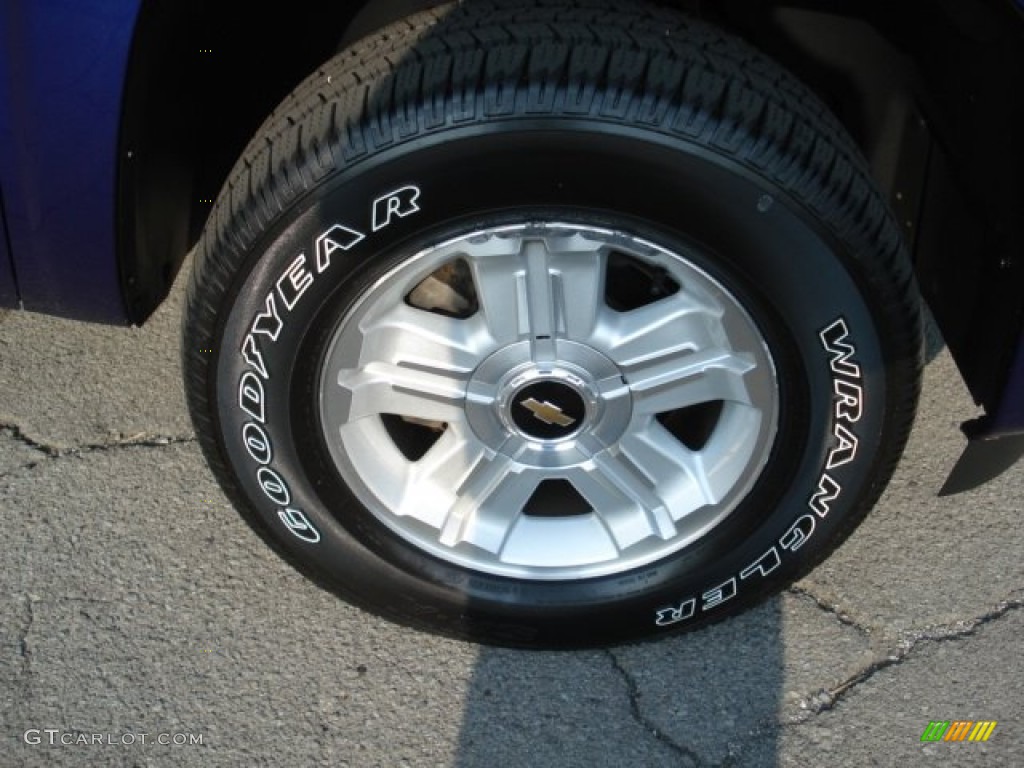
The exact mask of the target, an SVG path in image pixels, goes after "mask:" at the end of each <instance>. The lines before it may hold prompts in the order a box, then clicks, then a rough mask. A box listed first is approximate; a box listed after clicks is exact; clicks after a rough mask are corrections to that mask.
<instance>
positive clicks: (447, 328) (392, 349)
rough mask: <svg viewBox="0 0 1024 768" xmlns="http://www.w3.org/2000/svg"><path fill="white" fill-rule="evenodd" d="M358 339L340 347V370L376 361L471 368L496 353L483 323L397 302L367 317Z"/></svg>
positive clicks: (454, 370) (446, 368) (426, 367)
mask: <svg viewBox="0 0 1024 768" xmlns="http://www.w3.org/2000/svg"><path fill="white" fill-rule="evenodd" d="M360 331H361V334H360V335H359V336H358V342H354V343H353V345H352V347H351V348H347V347H339V349H338V354H337V355H336V358H335V362H336V364H337V365H338V367H339V368H358V367H359V366H360V365H363V364H365V363H367V362H370V361H384V362H390V363H394V364H396V365H401V366H406V367H411V368H419V369H423V370H434V371H438V372H442V371H448V372H451V373H454V374H466V373H469V372H471V371H472V370H473V369H474V368H475V367H476V366H477V364H478V363H479V362H480V360H481V359H482V358H483V357H484V356H485V355H486V354H487V353H488V352H489V351H490V349H491V343H490V339H489V338H488V337H487V334H486V331H485V329H484V327H483V324H482V322H481V321H480V320H479V319H477V318H475V317H470V318H467V319H464V320H463V319H457V318H453V317H446V316H445V315H440V314H437V313H435V312H428V311H425V310H422V309H416V308H415V307H410V306H409V305H407V304H405V303H401V304H397V305H396V306H393V307H391V308H389V309H388V310H387V311H386V312H381V313H379V314H375V315H373V316H370V317H368V318H365V319H364V320H363V322H362V323H361V324H360Z"/></svg>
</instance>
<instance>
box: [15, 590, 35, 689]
mask: <svg viewBox="0 0 1024 768" xmlns="http://www.w3.org/2000/svg"><path fill="white" fill-rule="evenodd" d="M24 602H25V620H24V621H23V622H22V626H21V629H20V631H19V632H18V655H19V656H20V657H21V669H22V672H23V673H24V674H25V675H31V674H32V649H31V648H30V647H29V644H28V633H29V632H31V631H32V625H33V624H34V623H35V620H36V612H35V601H34V600H33V599H32V596H31V595H25V599H24Z"/></svg>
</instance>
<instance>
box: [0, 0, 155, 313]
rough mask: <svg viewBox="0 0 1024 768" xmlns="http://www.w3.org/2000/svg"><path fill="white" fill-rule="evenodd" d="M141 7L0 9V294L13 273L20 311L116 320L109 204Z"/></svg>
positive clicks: (40, 1)
mask: <svg viewBox="0 0 1024 768" xmlns="http://www.w3.org/2000/svg"><path fill="white" fill-rule="evenodd" d="M139 6H140V3H139V2H109V1H108V2H104V0H32V2H17V1H16V2H13V3H12V2H6V3H4V4H3V5H2V6H0V40H2V41H3V48H2V55H0V182H2V188H3V202H4V214H5V215H4V218H5V221H6V225H7V242H9V244H10V251H11V253H10V254H9V255H8V258H7V259H4V263H3V268H0V297H3V298H5V299H6V301H5V303H6V304H8V305H10V304H11V301H10V298H11V295H12V294H13V293H14V291H13V290H12V289H13V276H12V273H13V275H16V276H17V291H18V294H19V295H20V296H21V300H22V302H23V305H24V306H25V308H26V309H30V310H33V311H37V312H46V313H53V314H60V315H64V316H66V317H74V318H79V319H83V320H94V321H100V322H111V323H123V322H125V320H126V315H125V309H124V301H123V299H122V297H121V287H120V283H119V280H118V273H117V261H116V257H115V254H116V248H115V245H116V242H115V232H116V229H115V222H114V217H115V215H116V211H115V208H114V201H115V199H116V185H117V173H118V157H117V151H118V136H119V132H120V123H121V97H122V90H123V88H122V86H123V82H124V78H125V73H126V70H127V64H128V56H129V51H130V48H131V41H132V33H133V30H134V28H135V22H136V18H137V15H138V11H139ZM11 259H13V261H12V260H11ZM4 268H5V269H4Z"/></svg>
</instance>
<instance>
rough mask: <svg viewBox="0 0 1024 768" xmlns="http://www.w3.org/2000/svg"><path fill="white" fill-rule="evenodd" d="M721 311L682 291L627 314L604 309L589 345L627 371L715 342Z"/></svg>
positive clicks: (716, 340)
mask: <svg viewBox="0 0 1024 768" xmlns="http://www.w3.org/2000/svg"><path fill="white" fill-rule="evenodd" d="M721 314H722V313H721V310H719V309H718V308H717V307H714V306H711V305H710V304H707V303H704V302H702V301H700V300H699V299H698V298H697V297H695V296H693V295H691V294H689V293H687V292H685V291H680V292H679V293H676V294H673V295H672V296H670V297H668V298H665V299H662V300H661V301H656V302H654V303H652V304H647V305H644V306H642V307H639V308H637V309H634V310H630V311H629V312H615V311H613V310H612V309H609V308H607V307H606V308H604V309H603V310H602V311H601V316H600V319H599V322H598V325H597V328H596V329H595V333H594V337H593V343H594V344H595V345H596V346H597V347H598V348H601V349H603V351H604V352H605V353H606V354H607V355H608V356H609V357H611V359H612V360H614V361H615V362H616V363H617V364H618V365H619V366H621V367H623V368H630V367H633V366H636V365H640V364H642V363H644V362H645V361H648V360H650V359H651V358H656V357H660V356H664V355H666V354H677V353H681V352H692V351H695V350H698V349H704V348H707V347H710V346H713V345H715V344H717V343H719V339H718V338H716V334H715V330H716V329H717V328H719V326H720V322H721Z"/></svg>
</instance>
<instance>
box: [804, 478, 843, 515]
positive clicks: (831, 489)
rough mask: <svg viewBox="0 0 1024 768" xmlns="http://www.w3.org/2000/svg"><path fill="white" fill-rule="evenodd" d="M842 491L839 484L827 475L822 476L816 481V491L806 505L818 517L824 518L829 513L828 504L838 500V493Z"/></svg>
mask: <svg viewBox="0 0 1024 768" xmlns="http://www.w3.org/2000/svg"><path fill="white" fill-rule="evenodd" d="M842 490H843V488H842V486H841V485H839V483H837V482H836V481H835V480H833V479H832V478H831V476H829V475H828V474H824V475H822V476H821V479H820V480H818V490H817V491H815V492H814V495H813V496H811V500H810V501H808V502H807V505H808V506H809V507H810V508H811V509H813V510H814V511H815V512H816V513H817V515H818V517H825V516H826V515H828V513H829V511H830V507H829V503H830V502H833V501H835V500H836V499H837V498H839V492H840V491H842Z"/></svg>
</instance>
